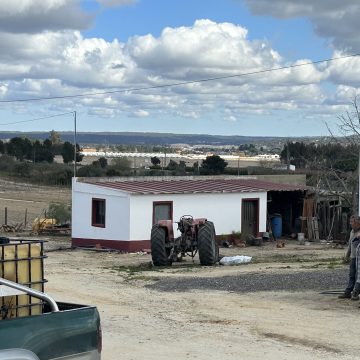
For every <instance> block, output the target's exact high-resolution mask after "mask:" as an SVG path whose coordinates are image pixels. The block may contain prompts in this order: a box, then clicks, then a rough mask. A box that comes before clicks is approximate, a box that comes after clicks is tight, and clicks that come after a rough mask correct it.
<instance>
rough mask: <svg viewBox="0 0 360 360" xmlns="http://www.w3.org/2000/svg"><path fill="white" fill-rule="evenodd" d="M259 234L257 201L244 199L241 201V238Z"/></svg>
mask: <svg viewBox="0 0 360 360" xmlns="http://www.w3.org/2000/svg"><path fill="white" fill-rule="evenodd" d="M258 232H259V199H245V200H243V201H242V211H241V238H242V239H244V240H246V238H247V236H249V235H252V236H255V237H256V236H257V235H258Z"/></svg>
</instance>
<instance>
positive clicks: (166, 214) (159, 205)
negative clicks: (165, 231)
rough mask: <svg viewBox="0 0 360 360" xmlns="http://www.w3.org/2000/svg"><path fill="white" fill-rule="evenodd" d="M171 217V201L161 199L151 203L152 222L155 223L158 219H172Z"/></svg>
mask: <svg viewBox="0 0 360 360" xmlns="http://www.w3.org/2000/svg"><path fill="white" fill-rule="evenodd" d="M172 218H173V207H172V201H161V202H154V203H153V224H157V222H158V221H159V220H172Z"/></svg>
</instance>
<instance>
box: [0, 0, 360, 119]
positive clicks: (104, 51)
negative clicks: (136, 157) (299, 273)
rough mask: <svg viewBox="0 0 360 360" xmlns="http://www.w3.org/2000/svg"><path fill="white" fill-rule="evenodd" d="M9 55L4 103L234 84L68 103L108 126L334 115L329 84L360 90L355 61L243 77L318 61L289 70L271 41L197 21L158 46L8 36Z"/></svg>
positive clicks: (5, 55) (4, 41)
mask: <svg viewBox="0 0 360 360" xmlns="http://www.w3.org/2000/svg"><path fill="white" fill-rule="evenodd" d="M63 1H64V2H65V0H63ZM59 2H60V4H58V6H61V1H60V0H59ZM54 6H55V5H54ZM0 49H1V51H0V83H1V84H2V85H0V98H1V99H11V98H24V97H30V98H32V97H41V96H62V95H65V96H66V95H72V94H78V93H98V92H103V91H109V90H110V91H111V90H113V89H124V90H125V89H132V88H147V87H152V86H156V85H166V84H171V83H178V82H184V81H188V80H197V79H205V78H213V77H221V76H234V77H231V78H228V79H222V80H219V81H209V82H202V83H192V84H186V85H185V84H184V85H181V86H172V87H162V88H159V89H147V90H139V91H127V92H124V93H122V92H121V93H113V94H108V95H101V96H88V97H83V98H79V99H75V100H71V99H67V100H63V101H62V102H61V103H60V104H61V106H65V107H69V108H71V107H74V106H75V105H74V104H76V106H80V107H83V108H84V109H88V111H89V113H90V114H93V115H95V114H96V115H98V116H100V115H101V116H109V117H115V116H117V115H120V114H121V115H124V114H125V115H128V116H129V117H134V116H136V117H150V116H151V118H155V117H162V118H164V117H165V116H174V117H176V116H181V117H186V118H191V119H199V118H201V117H202V116H204V115H205V116H207V115H209V116H214V113H215V112H216V109H219V108H220V109H229V110H230V111H231V112H230V113H229V114H227V115H226V116H227V119H228V120H230V121H234V120H235V119H240V118H241V114H243V113H258V114H259V113H260V114H269V113H271V112H272V111H275V110H288V109H296V110H303V111H311V110H312V109H316V108H317V106H322V107H323V111H325V112H326V111H329V112H331V111H332V109H333V106H335V105H334V104H333V103H331V102H330V101H327V97H326V95H325V93H324V91H323V89H322V87H321V83H322V82H323V81H324V80H328V81H332V82H333V83H335V84H336V85H342V86H354V84H353V83H354V81H360V74H356V71H355V72H354V71H352V70H351V69H356V68H360V66H359V65H360V63H359V61H358V59H355V58H353V59H348V60H344V61H339V62H332V63H329V64H323V65H321V66H315V65H306V66H301V67H294V68H289V69H286V70H278V71H272V72H265V73H260V74H257V75H251V76H239V77H237V76H235V75H238V74H246V73H249V72H257V71H263V70H266V69H271V68H278V67H282V66H284V65H296V64H302V63H307V62H309V60H307V59H302V60H298V61H297V62H295V63H288V64H287V63H285V62H284V60H283V59H282V57H281V55H280V54H279V53H278V52H277V51H276V50H275V49H273V48H271V47H270V45H269V44H268V43H266V42H265V41H256V40H255V41H254V40H249V39H248V32H247V29H245V28H244V27H241V26H239V25H234V24H230V23H220V24H218V23H215V22H213V21H210V20H198V21H196V22H195V23H194V25H193V26H191V27H179V28H166V29H164V31H163V32H162V33H161V35H160V36H159V37H154V36H152V35H146V36H135V37H133V38H130V39H129V40H128V42H126V43H121V42H120V41H118V40H116V39H115V40H114V41H112V42H108V41H105V40H104V39H100V38H84V37H83V36H82V35H81V34H80V32H78V31H71V30H65V31H64V30H63V31H56V32H55V31H45V32H42V33H38V34H24V33H13V34H9V33H4V32H0ZM34 49H36V51H34ZM335 55H336V54H335ZM354 74H355V75H354ZM334 101H335V100H334ZM337 101H338V102H340V101H341V98H340V97H339V98H338V99H337ZM101 109H103V111H101Z"/></svg>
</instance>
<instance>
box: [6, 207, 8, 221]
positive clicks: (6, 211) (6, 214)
mask: <svg viewBox="0 0 360 360" xmlns="http://www.w3.org/2000/svg"><path fill="white" fill-rule="evenodd" d="M7 220H8V214H7V207H5V225H7Z"/></svg>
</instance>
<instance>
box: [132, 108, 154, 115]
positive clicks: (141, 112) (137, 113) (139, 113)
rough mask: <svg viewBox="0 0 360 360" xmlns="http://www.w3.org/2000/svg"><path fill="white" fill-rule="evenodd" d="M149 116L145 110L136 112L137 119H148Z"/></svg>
mask: <svg viewBox="0 0 360 360" xmlns="http://www.w3.org/2000/svg"><path fill="white" fill-rule="evenodd" d="M149 115H150V114H149V112H148V111H146V110H143V109H139V110H137V111H134V116H136V117H148V116H149Z"/></svg>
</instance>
